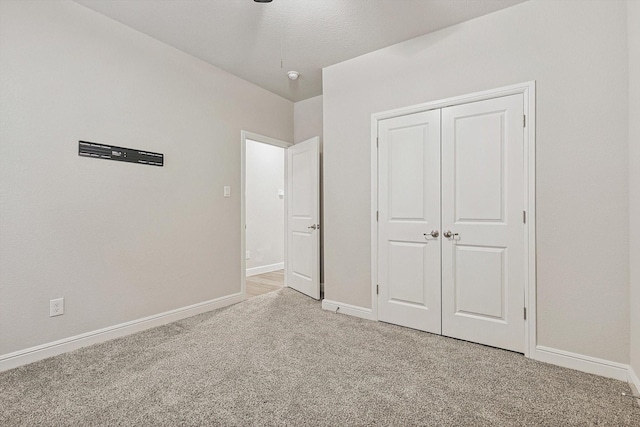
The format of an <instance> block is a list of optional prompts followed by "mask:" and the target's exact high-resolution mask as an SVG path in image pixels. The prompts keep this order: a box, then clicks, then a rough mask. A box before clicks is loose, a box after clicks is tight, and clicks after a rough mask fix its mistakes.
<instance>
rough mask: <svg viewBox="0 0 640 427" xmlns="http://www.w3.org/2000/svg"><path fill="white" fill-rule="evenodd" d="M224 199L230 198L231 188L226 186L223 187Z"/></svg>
mask: <svg viewBox="0 0 640 427" xmlns="http://www.w3.org/2000/svg"><path fill="white" fill-rule="evenodd" d="M224 197H231V187H229V186H228V185H225V186H224Z"/></svg>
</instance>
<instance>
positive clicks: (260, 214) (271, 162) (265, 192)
mask: <svg viewBox="0 0 640 427" xmlns="http://www.w3.org/2000/svg"><path fill="white" fill-rule="evenodd" d="M245 167H246V169H245V180H246V181H245V203H246V205H245V206H246V248H245V260H246V270H245V274H246V284H247V298H251V297H254V296H258V295H262V294H265V293H268V292H273V291H277V290H278V289H280V288H282V287H283V286H284V257H285V247H284V245H285V200H284V196H285V192H284V188H285V150H284V148H282V147H278V146H275V145H271V144H265V143H262V142H258V141H254V140H252V139H247V140H246V152H245Z"/></svg>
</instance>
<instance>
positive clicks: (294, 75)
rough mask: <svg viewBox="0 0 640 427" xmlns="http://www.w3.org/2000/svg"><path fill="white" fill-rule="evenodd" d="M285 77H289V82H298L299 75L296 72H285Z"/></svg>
mask: <svg viewBox="0 0 640 427" xmlns="http://www.w3.org/2000/svg"><path fill="white" fill-rule="evenodd" d="M287 77H289V80H298V77H300V73H299V72H297V71H289V72H287Z"/></svg>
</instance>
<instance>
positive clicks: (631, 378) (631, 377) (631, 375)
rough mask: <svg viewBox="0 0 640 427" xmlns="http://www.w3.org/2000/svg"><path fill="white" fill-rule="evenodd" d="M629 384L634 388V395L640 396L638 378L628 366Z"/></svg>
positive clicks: (639, 380)
mask: <svg viewBox="0 0 640 427" xmlns="http://www.w3.org/2000/svg"><path fill="white" fill-rule="evenodd" d="M629 384H632V385H633V386H634V387H635V388H636V389H635V390H634V392H635V394H640V378H638V375H637V374H636V371H634V370H633V368H632V367H631V366H629ZM638 403H640V402H638Z"/></svg>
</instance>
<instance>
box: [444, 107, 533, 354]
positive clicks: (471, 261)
mask: <svg viewBox="0 0 640 427" xmlns="http://www.w3.org/2000/svg"><path fill="white" fill-rule="evenodd" d="M523 114H524V113H523V96H522V95H511V96H506V97H501V98H495V99H491V100H487V101H480V102H474V103H469V104H463V105H458V106H453V107H448V108H444V109H443V110H442V231H443V239H442V334H443V335H447V336H450V337H455V338H460V339H464V340H469V341H474V342H478V343H481V344H487V345H491V346H495V347H500V348H504V349H508V350H513V351H518V352H523V351H524V344H525V342H524V317H523V310H524V280H525V270H524V269H525V251H524V245H525V232H526V229H525V224H524V223H523V206H525V188H524V182H525V181H524V146H523V142H524V130H523V126H524V125H523V117H524V115H523ZM449 231H450V232H451V236H450V237H449V238H447V235H448V234H449Z"/></svg>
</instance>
